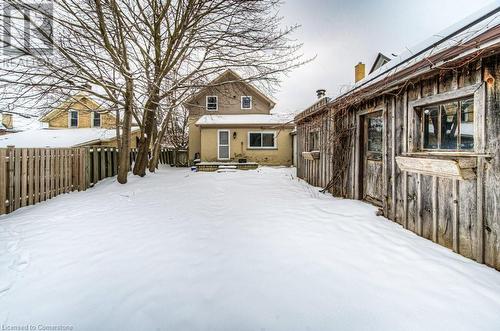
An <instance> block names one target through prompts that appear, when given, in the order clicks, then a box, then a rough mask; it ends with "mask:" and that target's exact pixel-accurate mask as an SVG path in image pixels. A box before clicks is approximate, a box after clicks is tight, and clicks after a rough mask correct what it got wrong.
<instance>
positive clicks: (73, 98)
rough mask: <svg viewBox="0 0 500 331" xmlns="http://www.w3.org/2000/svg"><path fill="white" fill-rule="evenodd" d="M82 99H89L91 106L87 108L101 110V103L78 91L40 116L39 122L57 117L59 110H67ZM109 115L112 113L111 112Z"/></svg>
mask: <svg viewBox="0 0 500 331" xmlns="http://www.w3.org/2000/svg"><path fill="white" fill-rule="evenodd" d="M83 99H87V100H88V101H90V104H91V105H92V106H91V107H89V110H103V109H102V107H101V105H100V104H99V103H97V102H96V101H95V100H94V99H93V98H92V97H91V96H90V95H89V94H88V93H86V92H78V93H77V94H75V95H74V96H70V97H68V99H67V100H65V101H63V102H61V104H60V105H59V106H57V107H55V108H54V109H53V110H51V111H50V112H48V113H47V114H45V115H43V116H42V117H41V118H40V121H41V122H49V121H50V120H52V119H53V118H55V117H57V116H58V115H59V114H60V113H61V112H63V111H67V110H68V109H70V108H71V107H72V106H73V105H74V104H76V103H80V102H81V101H82V100H83ZM111 115H113V114H111ZM113 116H114V115H113Z"/></svg>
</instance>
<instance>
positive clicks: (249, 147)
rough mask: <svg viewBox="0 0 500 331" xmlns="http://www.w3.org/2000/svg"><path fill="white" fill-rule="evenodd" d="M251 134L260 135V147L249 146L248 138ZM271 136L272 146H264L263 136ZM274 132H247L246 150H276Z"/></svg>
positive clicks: (276, 144) (276, 143)
mask: <svg viewBox="0 0 500 331" xmlns="http://www.w3.org/2000/svg"><path fill="white" fill-rule="evenodd" d="M252 134H260V136H261V137H260V146H252V145H251V144H250V136H251V135H252ZM265 134H266V135H270V134H272V135H273V146H264V135H265ZM277 137H278V136H277V134H276V131H249V132H248V135H247V139H248V142H247V149H277V148H278V141H277V140H278V139H277Z"/></svg>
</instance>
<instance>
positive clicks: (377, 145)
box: [368, 116, 383, 153]
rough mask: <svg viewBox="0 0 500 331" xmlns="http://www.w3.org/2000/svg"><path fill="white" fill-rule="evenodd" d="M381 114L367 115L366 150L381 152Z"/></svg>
mask: <svg viewBox="0 0 500 331" xmlns="http://www.w3.org/2000/svg"><path fill="white" fill-rule="evenodd" d="M382 129H383V122H382V116H376V117H368V151H369V152H375V153H381V152H382Z"/></svg>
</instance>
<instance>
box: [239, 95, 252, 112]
mask: <svg viewBox="0 0 500 331" xmlns="http://www.w3.org/2000/svg"><path fill="white" fill-rule="evenodd" d="M241 109H252V97H251V96H243V97H241Z"/></svg>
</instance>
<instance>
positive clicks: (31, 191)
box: [0, 146, 187, 215]
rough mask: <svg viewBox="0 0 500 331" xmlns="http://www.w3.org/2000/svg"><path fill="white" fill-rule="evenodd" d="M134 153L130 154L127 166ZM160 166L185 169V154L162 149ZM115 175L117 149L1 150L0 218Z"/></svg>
mask: <svg viewBox="0 0 500 331" xmlns="http://www.w3.org/2000/svg"><path fill="white" fill-rule="evenodd" d="M136 156H137V150H136V149H133V150H131V151H130V165H131V166H132V164H133V162H134V161H135V158H136ZM159 163H160V164H167V165H171V166H185V165H186V164H187V153H186V151H175V150H172V149H166V148H165V149H162V150H161V152H160V159H159ZM117 173H118V149H117V148H114V147H105V146H94V147H81V148H15V147H14V146H10V147H8V148H0V215H2V214H7V213H11V212H13V211H14V210H16V209H19V208H22V207H25V206H30V205H34V204H37V203H39V202H42V201H46V200H49V199H51V198H53V197H55V196H58V195H60V194H64V193H69V192H72V191H85V190H87V189H88V188H90V187H93V186H94V185H95V184H97V183H98V182H99V181H101V180H103V179H105V178H108V177H113V176H116V175H117Z"/></svg>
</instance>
